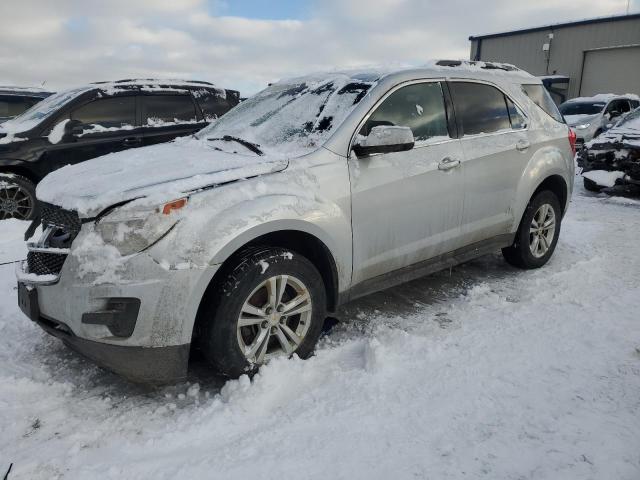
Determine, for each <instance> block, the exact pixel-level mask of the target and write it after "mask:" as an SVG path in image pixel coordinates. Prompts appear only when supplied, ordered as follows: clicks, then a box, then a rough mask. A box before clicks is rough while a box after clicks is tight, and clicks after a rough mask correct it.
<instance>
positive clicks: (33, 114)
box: [2, 87, 89, 132]
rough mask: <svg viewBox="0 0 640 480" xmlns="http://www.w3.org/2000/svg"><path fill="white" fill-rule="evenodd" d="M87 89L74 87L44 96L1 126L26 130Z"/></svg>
mask: <svg viewBox="0 0 640 480" xmlns="http://www.w3.org/2000/svg"><path fill="white" fill-rule="evenodd" d="M87 90H89V88H88V87H82V88H74V89H72V90H66V91H64V92H59V93H56V94H54V95H51V96H50V97H47V98H45V99H44V100H42V101H41V102H39V103H36V104H35V105H34V106H33V107H31V108H30V109H29V110H27V111H26V112H24V113H23V114H22V115H18V116H17V117H15V118H14V119H12V120H9V121H8V122H6V123H3V124H2V128H4V129H6V130H10V131H12V132H26V131H27V130H31V129H32V128H33V127H35V126H36V125H38V124H39V123H40V122H41V121H42V120H44V119H45V118H47V117H48V116H50V115H51V114H52V113H54V112H56V111H58V109H60V107H62V106H63V105H65V104H66V103H68V102H70V101H71V100H73V99H74V98H76V97H77V96H78V95H80V94H81V93H84V92H86V91H87Z"/></svg>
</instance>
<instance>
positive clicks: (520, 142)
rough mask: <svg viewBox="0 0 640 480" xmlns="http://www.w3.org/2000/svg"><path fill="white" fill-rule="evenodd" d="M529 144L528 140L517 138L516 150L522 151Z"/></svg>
mask: <svg viewBox="0 0 640 480" xmlns="http://www.w3.org/2000/svg"><path fill="white" fill-rule="evenodd" d="M530 146H531V143H529V141H528V140H518V143H516V150H518V151H519V152H524V151H525V150H526V149H527V148H529V147H530Z"/></svg>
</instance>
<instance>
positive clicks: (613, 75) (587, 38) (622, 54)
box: [469, 14, 640, 101]
mask: <svg viewBox="0 0 640 480" xmlns="http://www.w3.org/2000/svg"><path fill="white" fill-rule="evenodd" d="M469 40H470V41H471V60H484V61H496V62H506V63H511V64H513V65H516V66H517V67H519V68H522V69H523V70H526V71H528V72H529V73H531V74H533V75H537V76H544V77H545V79H544V82H545V84H546V85H547V88H549V89H550V91H551V92H552V94H553V96H554V98H555V100H556V101H562V100H563V98H562V97H566V98H573V97H578V96H588V95H594V94H597V93H636V94H640V14H634V15H621V16H615V17H604V18H594V19H591V20H582V21H577V22H570V23H559V24H556V25H548V26H544V27H535V28H528V29H524V30H516V31H511V32H503V33H494V34H490V35H478V36H472V37H469Z"/></svg>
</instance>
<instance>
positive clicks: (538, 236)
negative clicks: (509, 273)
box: [502, 190, 562, 269]
mask: <svg viewBox="0 0 640 480" xmlns="http://www.w3.org/2000/svg"><path fill="white" fill-rule="evenodd" d="M561 221H562V210H561V207H560V202H559V201H558V197H556V195H555V194H554V193H553V192H550V191H548V190H544V191H542V192H539V193H537V194H536V195H535V196H534V197H533V198H532V199H531V201H530V202H529V205H528V206H527V209H526V210H525V212H524V215H523V216H522V220H521V221H520V226H519V228H518V232H517V233H516V238H515V240H514V242H513V245H511V246H510V247H507V248H503V249H502V255H503V256H504V258H505V260H506V261H507V262H508V263H510V264H511V265H513V266H515V267H518V268H524V269H531V268H540V267H541V266H543V265H544V264H545V263H547V262H548V261H549V259H550V258H551V255H553V251H554V250H555V248H556V243H557V242H558V237H559V235H560V224H561Z"/></svg>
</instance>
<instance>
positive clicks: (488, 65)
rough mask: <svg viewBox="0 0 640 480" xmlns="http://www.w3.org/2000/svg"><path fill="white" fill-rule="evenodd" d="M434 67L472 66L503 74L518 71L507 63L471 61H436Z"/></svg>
mask: <svg viewBox="0 0 640 480" xmlns="http://www.w3.org/2000/svg"><path fill="white" fill-rule="evenodd" d="M436 65H439V66H441V67H460V66H463V65H472V66H475V67H479V68H484V69H485V70H504V71H505V72H518V71H520V69H519V68H518V67H515V66H513V65H509V64H508V63H497V62H476V61H472V60H438V61H437V62H436Z"/></svg>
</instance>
